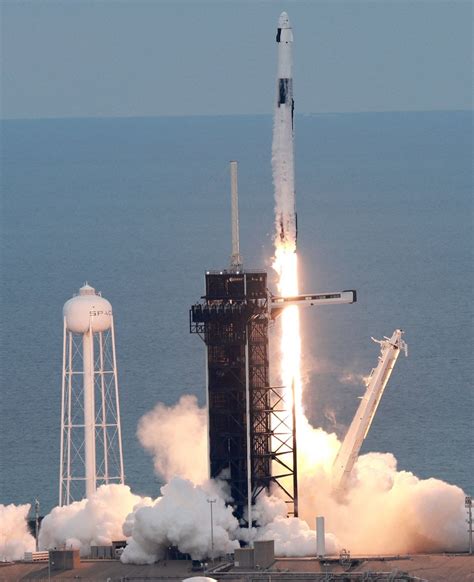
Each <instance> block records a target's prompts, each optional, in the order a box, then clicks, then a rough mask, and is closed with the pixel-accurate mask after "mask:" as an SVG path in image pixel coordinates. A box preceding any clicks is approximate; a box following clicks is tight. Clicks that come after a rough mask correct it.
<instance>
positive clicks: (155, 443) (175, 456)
mask: <svg viewBox="0 0 474 582" xmlns="http://www.w3.org/2000/svg"><path fill="white" fill-rule="evenodd" d="M206 425H207V415H206V410H205V409H204V408H199V406H198V403H197V399H196V397H195V396H190V395H185V396H181V398H180V399H179V402H178V403H177V404H176V405H175V406H165V405H164V404H161V403H159V404H157V405H156V406H155V408H154V409H153V410H152V411H150V412H148V413H147V414H145V415H144V416H142V418H141V419H140V422H139V423H138V430H137V436H138V439H139V440H140V443H141V444H142V445H143V447H144V448H145V449H146V450H147V451H149V452H150V453H151V454H152V455H153V461H154V465H155V471H156V472H157V473H158V474H159V475H160V476H161V477H164V479H165V480H166V481H169V480H170V479H172V478H173V477H176V476H177V477H183V478H184V479H190V480H191V481H192V482H193V483H198V484H199V483H203V482H204V481H205V480H206V479H207V477H208V465H207V433H206Z"/></svg>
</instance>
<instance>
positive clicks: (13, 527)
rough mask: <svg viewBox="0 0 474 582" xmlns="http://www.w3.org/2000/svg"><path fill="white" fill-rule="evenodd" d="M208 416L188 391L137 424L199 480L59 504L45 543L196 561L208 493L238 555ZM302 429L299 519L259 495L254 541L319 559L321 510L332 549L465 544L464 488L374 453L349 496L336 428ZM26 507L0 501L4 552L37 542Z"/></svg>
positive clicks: (221, 536) (173, 464) (364, 460)
mask: <svg viewBox="0 0 474 582" xmlns="http://www.w3.org/2000/svg"><path fill="white" fill-rule="evenodd" d="M205 419H206V415H205V411H204V409H200V408H199V407H198V406H197V403H196V400H195V398H194V397H183V398H181V399H180V401H179V402H178V404H177V405H176V406H174V407H165V406H163V405H158V406H157V407H155V409H154V410H153V411H152V412H150V413H148V414H146V415H145V416H144V417H143V418H142V419H141V421H140V425H139V430H138V433H139V435H140V439H141V441H142V442H143V443H147V448H148V450H150V451H151V452H152V453H153V454H154V456H155V468H156V469H157V471H158V472H159V473H160V474H162V475H165V476H169V475H171V474H172V472H173V470H174V469H175V468H176V470H177V471H179V472H181V474H184V475H192V476H193V477H195V478H196V481H198V483H194V482H192V481H191V480H190V479H186V478H183V477H173V478H171V479H169V480H168V483H167V484H166V485H164V486H163V487H162V488H161V496H160V497H158V498H157V499H156V500H153V499H151V498H142V497H140V496H138V495H134V494H133V493H132V492H131V491H130V488H129V487H127V486H122V485H104V486H102V487H100V488H99V489H98V490H97V492H96V493H95V494H94V495H93V496H92V497H91V498H90V499H85V500H83V501H79V502H75V503H73V504H71V505H69V506H65V507H56V508H54V509H53V510H52V511H51V513H50V514H49V515H47V516H46V517H45V518H44V520H43V522H42V526H41V530H40V539H39V543H40V548H41V549H48V548H54V547H72V548H77V549H80V551H81V553H82V554H83V555H87V554H88V552H89V550H90V546H91V545H102V544H110V543H111V542H112V541H113V540H116V539H124V537H126V538H127V540H128V544H127V547H126V548H125V550H124V552H123V554H122V558H121V559H122V561H123V562H125V563H141V564H147V563H153V562H155V561H156V560H158V559H160V558H162V557H163V556H164V555H165V551H166V548H167V547H169V546H170V545H173V546H176V547H177V548H178V549H179V550H180V551H181V552H183V553H189V554H190V555H191V556H192V557H193V558H195V559H203V558H206V557H211V554H212V548H211V533H210V532H211V528H210V506H209V501H208V500H211V499H215V500H216V501H215V503H213V530H214V531H213V533H214V555H215V556H218V555H223V554H226V553H228V552H232V551H233V550H234V548H236V547H238V546H239V540H242V541H247V540H248V537H249V531H248V529H247V528H244V529H243V528H241V527H240V525H239V523H238V522H237V520H236V518H235V517H234V516H233V515H232V510H231V508H230V507H229V506H228V505H227V502H228V501H229V493H228V490H227V486H226V484H225V482H223V481H219V480H207V479H206V478H205V474H206V473H207V465H206V446H205V435H206V426H205ZM300 424H301V423H300ZM186 426H189V427H191V428H190V430H189V434H190V435H193V438H187V441H186V445H185V446H184V445H183V441H182V438H181V440H180V439H179V438H176V439H175V438H172V437H169V433H168V434H167V431H168V430H169V431H170V432H172V433H173V434H174V435H175V437H177V436H178V434H177V433H179V435H180V436H181V437H183V435H184V436H185V435H186ZM298 428H299V434H300V435H301V438H300V439H299V443H298V445H299V454H298V463H299V482H300V487H299V491H300V497H299V505H300V516H301V517H300V519H297V518H288V517H287V513H286V504H285V503H284V501H283V500H281V499H280V498H278V497H276V496H275V495H271V496H264V495H260V496H259V498H258V500H257V505H256V506H255V508H254V513H253V517H254V519H255V520H256V523H257V524H258V526H259V527H258V528H253V529H252V531H251V532H250V535H251V536H252V539H254V540H270V539H273V540H275V553H276V555H278V556H309V555H313V556H314V555H315V549H316V534H315V531H314V529H312V527H313V524H314V521H315V516H316V515H324V516H325V518H326V528H327V530H328V532H330V533H327V534H326V548H327V552H328V553H329V554H331V553H337V552H338V551H339V550H340V549H341V547H347V548H349V549H350V550H351V551H352V552H353V553H362V554H364V553H372V554H373V553H388V554H391V553H397V554H398V553H408V552H434V551H462V550H465V549H466V548H467V535H466V527H465V525H466V524H465V517H466V516H465V509H464V493H463V491H462V490H461V489H460V488H459V487H457V486H455V485H449V484H448V483H445V482H443V481H440V480H438V479H425V480H422V479H418V478H417V477H416V476H415V475H413V474H412V473H410V472H407V471H399V470H398V469H397V462H396V459H395V457H394V456H393V455H392V454H390V453H385V454H382V453H368V454H366V455H362V456H361V457H359V460H358V462H357V463H356V465H355V467H354V472H353V477H352V482H351V484H350V488H349V491H348V494H347V496H346V498H345V499H337V498H336V497H335V496H334V493H333V490H332V483H331V477H332V475H331V467H332V463H333V460H334V458H335V456H336V454H337V451H338V449H339V446H340V443H339V441H338V439H337V437H336V435H335V434H328V433H326V432H325V431H323V430H322V429H314V428H312V427H311V426H310V425H309V424H308V423H307V424H306V425H305V426H299V427H298ZM160 435H161V436H162V437H163V439H162V440H160ZM203 435H204V436H203ZM203 441H204V443H203ZM175 446H176V453H175V448H174V447H175ZM184 449H187V450H184ZM186 459H187V461H186ZM186 463H189V467H187V466H186ZM274 493H275V494H276V493H277V491H275V492H274ZM28 511H29V505H23V506H13V505H10V506H0V519H1V524H2V531H1V534H0V557H1V558H3V559H10V560H12V559H20V558H21V557H22V556H23V554H24V552H25V551H31V550H32V549H34V539H33V537H32V536H31V535H30V534H29V533H28V530H27V527H26V521H25V520H26V517H27V514H28Z"/></svg>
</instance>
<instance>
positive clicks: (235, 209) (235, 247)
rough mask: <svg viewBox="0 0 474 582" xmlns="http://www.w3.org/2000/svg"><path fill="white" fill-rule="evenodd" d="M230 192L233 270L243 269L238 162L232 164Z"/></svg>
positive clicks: (231, 264) (231, 263)
mask: <svg viewBox="0 0 474 582" xmlns="http://www.w3.org/2000/svg"><path fill="white" fill-rule="evenodd" d="M230 190H231V194H232V256H231V259H230V268H231V270H236V271H239V270H240V269H241V268H242V257H241V256H240V248H239V192H238V189H237V162H234V161H232V162H230Z"/></svg>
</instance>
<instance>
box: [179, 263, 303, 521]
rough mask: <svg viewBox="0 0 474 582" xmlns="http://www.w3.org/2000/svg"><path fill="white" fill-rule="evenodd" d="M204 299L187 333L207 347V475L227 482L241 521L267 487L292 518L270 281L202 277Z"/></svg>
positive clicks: (262, 276)
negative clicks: (271, 341)
mask: <svg viewBox="0 0 474 582" xmlns="http://www.w3.org/2000/svg"><path fill="white" fill-rule="evenodd" d="M203 299H204V301H203V302H202V303H198V304H195V305H193V306H192V307H191V310H190V331H191V333H197V334H199V335H200V336H201V337H202V339H203V340H204V342H205V344H206V348H207V395H208V408H209V456H210V476H211V477H212V478H215V477H219V478H221V479H226V480H227V481H228V483H229V486H230V490H231V495H232V498H233V505H234V512H235V515H236V516H237V517H238V518H239V519H244V520H246V521H248V516H249V515H251V506H252V505H253V504H254V503H255V500H256V498H257V496H258V495H259V494H260V493H261V492H262V491H264V490H266V491H268V490H269V489H270V486H271V484H272V483H276V484H277V485H278V486H279V488H280V490H281V492H282V493H283V496H284V497H285V499H286V501H287V502H288V503H289V505H290V507H289V510H290V513H292V514H297V501H296V499H297V491H296V464H295V463H294V451H295V449H294V445H295V433H294V430H293V426H294V423H292V422H291V420H290V419H291V411H289V410H287V409H286V408H285V400H284V398H283V388H275V387H271V386H270V382H269V357H268V325H269V319H270V317H269V308H268V291H267V274H266V273H265V272H263V271H245V272H243V271H233V272H232V271H230V272H227V271H224V272H212V273H207V274H206V295H205V297H204V298H203ZM250 519H251V518H250Z"/></svg>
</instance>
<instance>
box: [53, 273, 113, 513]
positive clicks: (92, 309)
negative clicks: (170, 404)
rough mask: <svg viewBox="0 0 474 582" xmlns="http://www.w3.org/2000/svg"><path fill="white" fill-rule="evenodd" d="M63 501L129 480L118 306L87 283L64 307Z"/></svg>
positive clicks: (75, 499)
mask: <svg viewBox="0 0 474 582" xmlns="http://www.w3.org/2000/svg"><path fill="white" fill-rule="evenodd" d="M63 319H64V340H63V374H62V394H61V461H60V475H59V505H69V504H70V503H72V502H73V501H78V500H80V499H83V498H84V497H90V496H91V495H92V493H94V491H95V490H96V488H97V487H98V486H99V485H102V484H104V483H105V484H108V483H122V484H123V483H124V472H123V454H122V435H121V428H120V407H119V394H118V382H117V362H116V357H115V337H114V320H113V315H112V306H111V304H110V303H109V302H108V301H107V299H104V298H103V297H102V296H101V295H100V294H98V293H96V291H95V289H94V288H93V287H91V286H90V285H88V284H87V283H86V284H85V285H84V286H83V287H81V288H80V289H79V294H78V295H76V296H74V297H73V298H72V299H69V301H67V302H66V303H65V304H64V308H63Z"/></svg>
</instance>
